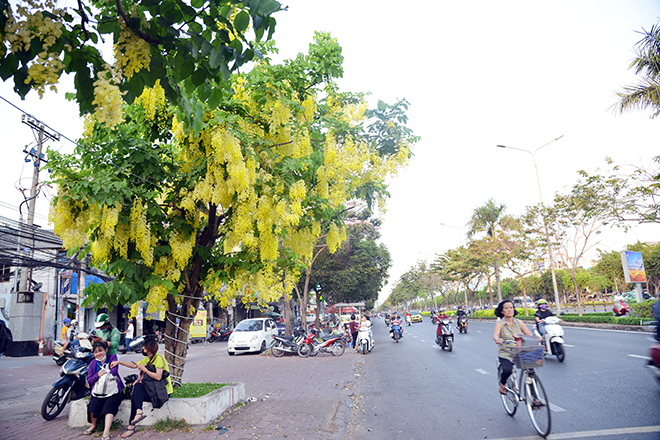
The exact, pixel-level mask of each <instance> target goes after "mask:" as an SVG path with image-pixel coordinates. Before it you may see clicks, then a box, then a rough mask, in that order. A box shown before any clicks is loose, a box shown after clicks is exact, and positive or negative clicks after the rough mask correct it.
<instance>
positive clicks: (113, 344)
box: [90, 313, 121, 355]
mask: <svg viewBox="0 0 660 440" xmlns="http://www.w3.org/2000/svg"><path fill="white" fill-rule="evenodd" d="M94 327H96V329H97V330H96V335H95V336H91V337H90V339H91V340H92V343H94V342H96V341H107V342H108V354H109V355H110V354H117V348H118V347H119V340H120V339H121V332H120V331H119V329H118V328H115V327H113V326H112V324H111V323H110V317H109V316H108V315H107V314H106V313H101V314H99V315H98V316H97V317H96V320H95V321H94Z"/></svg>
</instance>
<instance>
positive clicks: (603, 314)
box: [561, 304, 614, 319]
mask: <svg viewBox="0 0 660 440" xmlns="http://www.w3.org/2000/svg"><path fill="white" fill-rule="evenodd" d="M585 305H586V304H585ZM588 315H589V316H614V312H594V313H589V314H588ZM578 316H580V315H578V314H577V313H564V314H563V315H562V316H561V318H562V319H564V318H565V317H571V318H572V317H578Z"/></svg>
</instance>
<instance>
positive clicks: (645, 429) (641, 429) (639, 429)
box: [495, 426, 660, 440]
mask: <svg viewBox="0 0 660 440" xmlns="http://www.w3.org/2000/svg"><path fill="white" fill-rule="evenodd" d="M651 432H660V426H636V427H632V428H614V429H600V430H597V431H576V432H562V433H561V434H550V435H549V436H548V437H546V438H547V439H549V440H559V439H568V438H585V437H600V436H605V435H622V434H646V433H651ZM538 439H539V437H538V436H536V435H532V436H529V437H504V438H499V439H495V440H538Z"/></svg>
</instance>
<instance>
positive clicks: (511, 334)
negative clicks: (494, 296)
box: [493, 299, 532, 394]
mask: <svg viewBox="0 0 660 440" xmlns="http://www.w3.org/2000/svg"><path fill="white" fill-rule="evenodd" d="M516 314H518V312H517V311H516V309H515V307H514V306H513V301H511V300H510V299H505V300H503V301H502V302H500V303H499V304H498V305H497V308H496V309H495V316H497V317H498V318H500V319H498V320H497V323H496V324H495V331H494V332H493V340H494V341H495V343H496V344H497V345H499V350H498V353H497V354H498V356H499V358H500V365H501V366H502V375H501V377H500V393H502V394H506V386H505V385H506V381H507V379H508V378H509V376H511V372H512V371H513V354H514V352H515V348H516V337H520V335H523V334H524V335H527V336H532V333H531V332H530V331H529V329H528V328H527V326H526V325H525V323H524V322H522V321H521V320H520V319H516V318H514V316H516Z"/></svg>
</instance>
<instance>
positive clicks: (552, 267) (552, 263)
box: [498, 134, 564, 314]
mask: <svg viewBox="0 0 660 440" xmlns="http://www.w3.org/2000/svg"><path fill="white" fill-rule="evenodd" d="M563 137H564V135H563V134H562V135H561V136H559V137H558V138H555V139H553V140H551V141H550V142H548V143H547V144H544V145H541V146H540V147H538V148H537V149H536V150H534V152H533V153H532V152H531V151H529V150H524V149H522V148H516V147H508V146H506V145H498V147H499V148H510V149H512V150H518V151H524V152H525V153H529V155H531V156H532V159H533V160H534V170H535V171H536V183H537V185H538V187H539V199H540V200H541V209H543V207H544V206H543V194H542V192H541V179H540V178H539V167H538V165H537V164H536V153H538V151H539V150H540V149H541V148H543V147H546V146H548V145H550V144H551V143H553V142H556V141H558V140H559V139H561V138H563ZM542 217H543V226H544V227H545V239H546V241H547V242H548V259H549V260H550V271H551V272H552V287H553V289H554V291H555V304H557V314H559V313H561V303H560V302H559V292H558V290H557V275H556V274H555V260H554V258H553V256H552V245H551V243H550V232H549V231H548V222H547V221H546V219H545V215H543V216H542Z"/></svg>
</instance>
